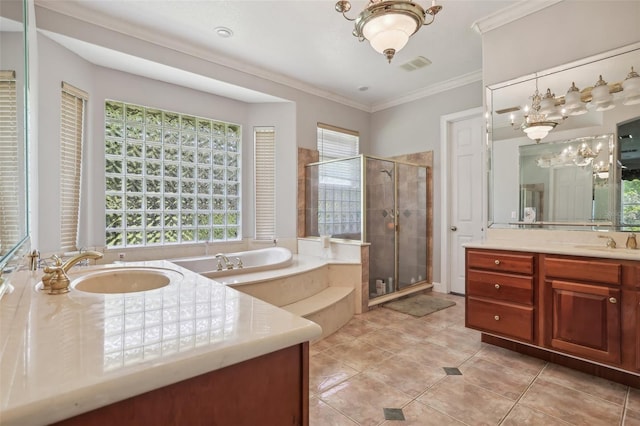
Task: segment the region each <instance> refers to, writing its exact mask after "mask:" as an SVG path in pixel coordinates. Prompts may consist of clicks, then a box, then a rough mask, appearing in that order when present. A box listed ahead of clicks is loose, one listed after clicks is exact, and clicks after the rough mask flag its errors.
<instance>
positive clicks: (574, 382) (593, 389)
mask: <svg viewBox="0 0 640 426" xmlns="http://www.w3.org/2000/svg"><path fill="white" fill-rule="evenodd" d="M540 378H541V379H545V380H548V381H550V382H554V383H557V384H559V385H562V386H565V387H568V388H571V389H575V390H579V391H581V392H585V393H588V394H590V395H593V396H597V397H599V398H602V399H606V400H607V401H611V402H613V403H616V404H619V405H622V404H624V402H625V398H626V397H627V389H628V387H627V386H625V385H621V384H619V383H615V382H612V381H610V380H606V379H601V378H599V377H595V376H592V375H590V374H585V373H581V372H579V371H576V370H572V369H570V368H566V367H562V366H560V365H557V364H551V363H550V364H548V365H547V367H546V368H545V369H544V370H542V373H540Z"/></svg>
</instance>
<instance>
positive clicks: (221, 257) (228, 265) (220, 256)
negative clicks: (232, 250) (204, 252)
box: [216, 253, 233, 271]
mask: <svg viewBox="0 0 640 426" xmlns="http://www.w3.org/2000/svg"><path fill="white" fill-rule="evenodd" d="M216 259H218V271H222V262H220V261H221V260H223V261H224V266H225V267H226V268H227V269H233V262H231V261H230V260H229V258H228V257H227V256H225V255H224V254H222V253H218V254H216Z"/></svg>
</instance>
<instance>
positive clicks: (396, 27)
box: [362, 14, 417, 53]
mask: <svg viewBox="0 0 640 426" xmlns="http://www.w3.org/2000/svg"><path fill="white" fill-rule="evenodd" d="M416 29H417V28H416V21H415V20H414V19H412V18H411V17H409V16H407V15H403V14H387V15H382V16H378V17H375V18H373V19H371V20H370V21H369V22H367V24H366V25H365V26H364V28H363V29H362V34H363V35H364V36H365V38H366V39H367V40H369V43H371V47H373V48H374V50H375V51H377V52H379V53H384V51H385V50H387V49H394V50H395V51H396V52H398V51H399V50H400V49H402V48H403V47H404V46H405V45H406V44H407V42H408V41H409V37H411V35H412V34H413V33H414V32H416Z"/></svg>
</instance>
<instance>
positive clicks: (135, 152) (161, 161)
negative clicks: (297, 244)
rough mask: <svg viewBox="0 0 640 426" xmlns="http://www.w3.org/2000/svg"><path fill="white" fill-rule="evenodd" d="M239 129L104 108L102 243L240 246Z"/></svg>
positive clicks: (123, 106)
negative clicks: (225, 243) (233, 242)
mask: <svg viewBox="0 0 640 426" xmlns="http://www.w3.org/2000/svg"><path fill="white" fill-rule="evenodd" d="M240 148H241V126H240V125H238V124H233V123H225V122H221V121H215V120H212V119H209V118H203V117H195V116H192V115H186V114H181V113H177V112H171V111H164V110H159V109H156V108H149V107H145V106H140V105H132V104H128V103H124V102H118V101H113V100H108V101H106V103H105V176H106V188H105V189H106V191H105V207H106V243H107V246H109V247H140V246H150V245H161V244H180V243H195V242H208V241H230V240H239V239H240V238H241V221H240V197H241V186H240V176H241V173H240V166H241V163H242V162H241V150H240Z"/></svg>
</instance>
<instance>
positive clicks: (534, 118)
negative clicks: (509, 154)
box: [511, 80, 566, 143]
mask: <svg viewBox="0 0 640 426" xmlns="http://www.w3.org/2000/svg"><path fill="white" fill-rule="evenodd" d="M531 99H532V101H531V109H529V105H527V106H525V108H524V120H523V121H522V124H521V125H520V128H521V129H522V131H523V132H525V133H526V134H527V137H528V138H529V139H531V140H534V141H536V143H538V142H540V140H542V139H544V138H545V137H546V136H547V135H548V134H549V132H550V131H552V130H553V129H554V128H555V127H556V126H557V125H558V122H557V121H554V120H555V119H558V120H560V119H562V120H564V119H565V118H566V116H565V111H564V110H562V112H561V113H557V112H556V111H555V104H556V102H555V97H554V96H553V94H552V93H551V90H547V94H546V96H545V97H544V98H543V97H542V95H540V92H539V91H538V81H537V80H536V91H535V92H534V93H533V96H532V97H531ZM552 118H553V120H552ZM514 124H515V123H514V116H513V114H512V115H511V125H512V126H513V125H514Z"/></svg>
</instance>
